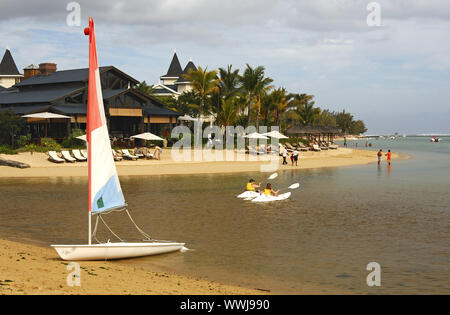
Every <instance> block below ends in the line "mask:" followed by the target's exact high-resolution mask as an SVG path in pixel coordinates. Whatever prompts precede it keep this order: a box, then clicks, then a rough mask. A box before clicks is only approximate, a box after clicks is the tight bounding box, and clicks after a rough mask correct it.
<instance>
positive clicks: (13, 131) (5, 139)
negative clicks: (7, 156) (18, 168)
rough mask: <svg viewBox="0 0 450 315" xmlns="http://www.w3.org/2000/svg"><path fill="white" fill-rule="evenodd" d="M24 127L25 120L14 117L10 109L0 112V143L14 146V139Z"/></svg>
mask: <svg viewBox="0 0 450 315" xmlns="http://www.w3.org/2000/svg"><path fill="white" fill-rule="evenodd" d="M24 127H25V119H23V118H22V117H20V116H18V115H16V114H15V113H14V112H13V111H12V110H11V109H8V110H6V111H2V112H0V143H5V144H7V143H9V144H11V146H14V137H15V136H16V135H18V134H19V133H20V132H21V131H22V130H23V129H24Z"/></svg>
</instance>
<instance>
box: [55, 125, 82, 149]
mask: <svg viewBox="0 0 450 315" xmlns="http://www.w3.org/2000/svg"><path fill="white" fill-rule="evenodd" d="M82 135H84V131H83V130H81V129H73V130H72V134H71V135H70V137H69V138H68V139H65V140H63V141H62V142H61V145H62V147H63V148H84V147H85V146H86V145H85V143H84V141H83V140H80V139H77V137H80V136H82Z"/></svg>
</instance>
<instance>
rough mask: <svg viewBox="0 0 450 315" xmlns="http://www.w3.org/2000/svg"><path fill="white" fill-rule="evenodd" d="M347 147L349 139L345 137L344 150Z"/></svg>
mask: <svg viewBox="0 0 450 315" xmlns="http://www.w3.org/2000/svg"><path fill="white" fill-rule="evenodd" d="M346 147H347V137H344V148H346Z"/></svg>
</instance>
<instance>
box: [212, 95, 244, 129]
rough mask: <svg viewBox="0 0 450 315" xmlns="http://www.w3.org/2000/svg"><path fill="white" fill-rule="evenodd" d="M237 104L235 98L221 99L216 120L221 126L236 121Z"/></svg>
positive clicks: (231, 124)
mask: <svg viewBox="0 0 450 315" xmlns="http://www.w3.org/2000/svg"><path fill="white" fill-rule="evenodd" d="M238 113H239V105H238V104H237V99H236V98H228V99H226V98H224V99H222V100H221V106H220V108H219V110H218V111H217V122H218V123H219V124H220V125H221V126H233V125H234V123H235V122H236V121H237V118H238Z"/></svg>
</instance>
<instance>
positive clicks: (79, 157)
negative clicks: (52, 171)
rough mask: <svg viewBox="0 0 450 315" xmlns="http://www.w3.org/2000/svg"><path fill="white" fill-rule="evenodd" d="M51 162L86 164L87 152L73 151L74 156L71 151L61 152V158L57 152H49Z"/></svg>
mask: <svg viewBox="0 0 450 315" xmlns="http://www.w3.org/2000/svg"><path fill="white" fill-rule="evenodd" d="M48 156H49V158H48V159H49V161H50V162H53V163H64V162H69V163H75V162H86V161H87V152H86V151H85V150H72V155H71V154H70V152H69V151H67V150H66V151H61V156H59V155H58V154H57V153H56V151H49V152H48Z"/></svg>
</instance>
